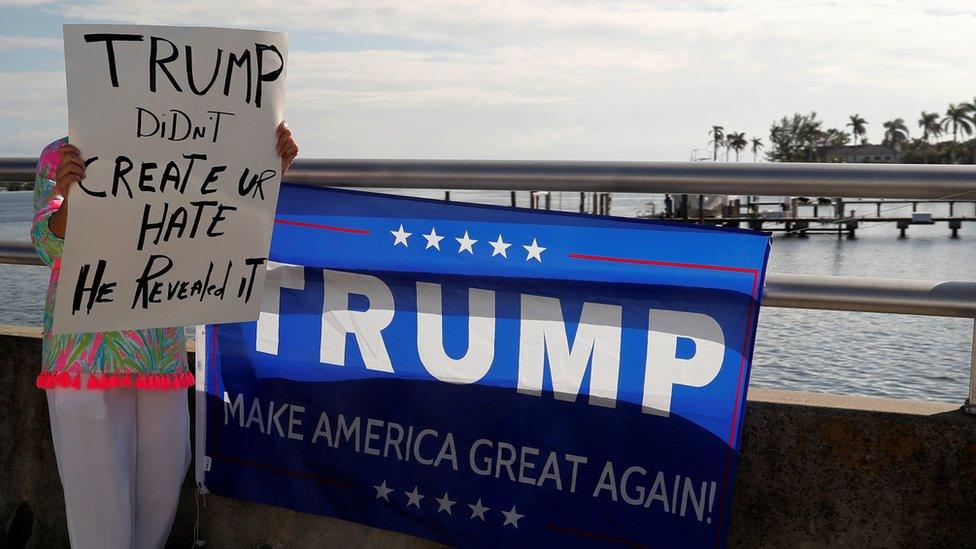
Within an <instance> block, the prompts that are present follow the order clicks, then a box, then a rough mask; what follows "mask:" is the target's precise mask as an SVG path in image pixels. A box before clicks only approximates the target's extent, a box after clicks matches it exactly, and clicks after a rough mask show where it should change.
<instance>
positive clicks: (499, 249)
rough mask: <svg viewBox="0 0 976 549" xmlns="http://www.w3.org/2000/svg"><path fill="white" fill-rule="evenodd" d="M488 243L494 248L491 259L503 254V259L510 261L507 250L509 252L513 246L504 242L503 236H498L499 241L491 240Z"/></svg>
mask: <svg viewBox="0 0 976 549" xmlns="http://www.w3.org/2000/svg"><path fill="white" fill-rule="evenodd" d="M488 243H489V244H491V248H492V250H491V257H495V256H496V255H498V254H501V255H502V257H504V258H505V259H508V252H506V251H505V250H507V249H508V247H509V246H511V244H509V243H507V242H505V241H504V240H502V235H498V240H496V241H494V242H492V241H490V240H489V241H488Z"/></svg>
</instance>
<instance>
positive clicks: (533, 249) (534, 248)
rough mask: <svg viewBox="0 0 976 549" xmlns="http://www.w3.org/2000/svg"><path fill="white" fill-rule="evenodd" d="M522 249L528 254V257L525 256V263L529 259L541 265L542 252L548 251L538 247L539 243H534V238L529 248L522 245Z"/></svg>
mask: <svg viewBox="0 0 976 549" xmlns="http://www.w3.org/2000/svg"><path fill="white" fill-rule="evenodd" d="M522 247H523V248H525V251H527V252H529V255H527V256H525V260H526V261H528V260H530V259H535V260H536V261H538V262H539V263H542V252H544V251H546V250H548V248H543V247H542V246H539V243H538V242H536V241H535V239H534V238H533V239H532V245H531V246H526V245H524V244H523V245H522Z"/></svg>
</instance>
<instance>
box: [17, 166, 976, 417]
mask: <svg viewBox="0 0 976 549" xmlns="http://www.w3.org/2000/svg"><path fill="white" fill-rule="evenodd" d="M36 162H37V161H36V159H32V158H0V181H33V179H34V167H35V164H36ZM286 179H287V180H288V181H290V182H295V183H302V184H307V185H316V186H334V187H359V188H399V189H452V190H454V189H472V190H504V191H512V190H515V191H540V190H542V191H593V192H640V193H673V194H743V195H767V196H770V195H773V196H831V197H844V198H895V199H919V200H923V199H929V200H967V199H968V200H972V199H976V167H974V166H948V165H901V164H804V163H789V164H785V163H735V164H733V163H701V162H698V163H687V162H684V163H679V162H554V161H487V160H486V161H480V160H346V159H304V160H298V161H297V162H295V164H294V165H293V166H292V167H291V169H290V170H289V172H288V177H287V178H286ZM0 263H8V264H18V265H39V264H40V260H39V259H38V258H37V256H36V254H35V253H34V250H33V248H32V247H31V246H30V245H29V244H27V243H22V242H0ZM763 306H766V307H788V308H806V309H828V310H836V311H862V312H877V313H897V314H912V315H929V316H943V317H964V318H972V319H974V327H973V342H972V344H973V354H972V358H971V363H970V382H969V398H968V399H967V401H966V403H965V405H964V408H965V409H966V411H967V412H969V413H974V414H976V282H965V281H936V280H908V279H895V278H867V277H847V276H819V275H817V276H814V275H802V274H777V273H771V274H769V275H768V276H767V278H766V287H765V290H764V297H763ZM971 403H972V404H971Z"/></svg>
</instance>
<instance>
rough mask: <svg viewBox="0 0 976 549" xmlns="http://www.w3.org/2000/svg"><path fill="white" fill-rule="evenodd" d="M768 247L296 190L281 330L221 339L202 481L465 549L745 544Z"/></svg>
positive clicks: (278, 290)
mask: <svg viewBox="0 0 976 549" xmlns="http://www.w3.org/2000/svg"><path fill="white" fill-rule="evenodd" d="M768 251H769V238H768V237H767V236H765V235H763V234H761V233H758V232H752V231H743V230H738V229H723V228H710V227H702V226H696V225H691V224H681V223H665V222H650V221H641V220H632V219H619V218H609V217H595V216H583V215H575V214H567V213H551V212H537V211H526V210H519V209H510V208H497V207H489V206H478V205H461V204H452V203H445V202H440V201H431V200H420V199H413V198H404V197H395V196H386V195H380V194H371V193H362V192H353V191H340V190H332V189H317V188H309V187H303V186H296V185H285V186H284V187H283V188H282V191H281V196H280V198H279V203H278V211H277V214H276V223H275V229H274V236H273V239H272V244H271V254H270V256H271V257H270V261H269V265H268V269H269V271H268V276H267V281H266V284H265V287H264V288H263V290H260V291H263V292H264V293H263V297H262V308H261V316H260V318H259V319H258V321H257V322H250V323H240V324H223V325H217V326H209V327H207V328H206V330H205V331H201V334H200V336H199V337H200V341H198V344H197V357H198V364H197V374H198V376H197V377H198V385H197V388H198V410H200V411H202V412H203V413H198V422H199V423H198V428H197V436H198V444H197V448H198V453H199V454H198V469H197V475H198V479H199V481H200V482H202V483H203V485H204V486H205V488H206V489H207V490H209V491H211V492H213V493H216V494H218V495H223V496H228V497H233V498H239V499H244V500H250V501H255V502H262V503H268V504H272V505H279V506H283V507H288V508H291V509H295V510H298V511H303V512H307V513H315V514H319V515H328V516H333V517H338V518H342V519H346V520H353V521H357V522H361V523H364V524H368V525H371V526H376V527H379V528H385V529H389V530H395V531H399V532H405V533H407V534H412V535H415V536H420V537H424V538H429V539H432V540H435V541H438V542H442V543H446V544H452V545H460V546H539V545H540V544H544V545H552V544H560V545H565V546H581V547H588V546H596V545H629V546H634V547H642V546H647V547H671V546H720V545H723V544H724V542H725V536H726V531H727V528H728V522H729V521H728V518H729V513H730V505H731V498H732V481H733V472H734V470H735V464H736V457H737V452H738V447H739V437H740V432H741V425H742V414H743V410H744V406H745V395H746V387H747V385H748V380H749V368H750V362H751V358H752V347H753V341H754V337H755V328H756V322H757V318H758V313H759V303H760V300H761V292H762V287H763V276H764V273H765V267H766V259H767V255H768ZM255 291H259V290H255Z"/></svg>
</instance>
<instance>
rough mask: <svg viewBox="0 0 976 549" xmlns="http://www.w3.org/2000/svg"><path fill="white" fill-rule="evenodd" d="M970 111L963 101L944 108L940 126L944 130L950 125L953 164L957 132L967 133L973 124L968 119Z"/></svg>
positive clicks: (957, 140) (953, 161)
mask: <svg viewBox="0 0 976 549" xmlns="http://www.w3.org/2000/svg"><path fill="white" fill-rule="evenodd" d="M970 112H972V109H970V107H969V105H967V104H965V103H961V104H959V105H956V104H955V103H951V104H950V105H949V108H948V109H946V112H945V116H944V117H943V118H942V127H943V128H945V130H946V131H948V129H949V127H952V153H951V159H952V163H953V164H955V163H956V143H958V142H959V133H960V132H962V134H963V135H969V134H971V133H972V132H973V126H972V123H971V122H970V120H969V114H970Z"/></svg>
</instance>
